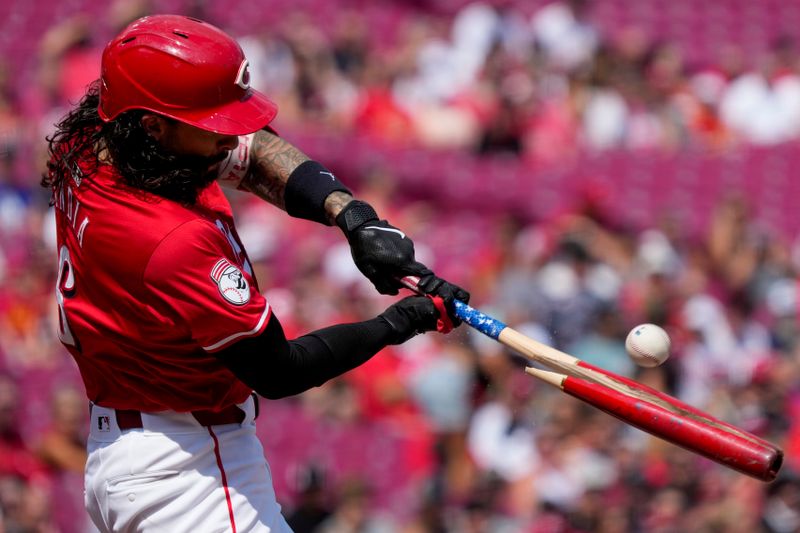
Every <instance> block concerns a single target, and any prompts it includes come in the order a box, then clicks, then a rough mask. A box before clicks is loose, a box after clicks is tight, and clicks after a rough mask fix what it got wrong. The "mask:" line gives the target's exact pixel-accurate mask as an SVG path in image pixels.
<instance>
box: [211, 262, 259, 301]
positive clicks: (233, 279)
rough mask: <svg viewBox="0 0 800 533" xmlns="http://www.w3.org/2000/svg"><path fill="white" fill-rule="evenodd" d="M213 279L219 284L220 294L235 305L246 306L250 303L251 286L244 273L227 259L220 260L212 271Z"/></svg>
mask: <svg viewBox="0 0 800 533" xmlns="http://www.w3.org/2000/svg"><path fill="white" fill-rule="evenodd" d="M211 279H212V280H214V282H215V283H216V284H217V288H219V293H220V294H221V295H222V297H223V298H225V299H226V300H227V301H229V302H230V303H232V304H233V305H244V304H246V303H247V302H249V301H250V285H249V284H248V283H247V278H245V277H244V274H242V271H241V270H239V268H238V267H237V266H236V265H234V264H232V263H231V262H230V261H228V260H227V259H220V260H219V261H217V262H216V264H214V267H213V268H212V269H211Z"/></svg>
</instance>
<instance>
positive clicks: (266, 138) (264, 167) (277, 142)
mask: <svg viewBox="0 0 800 533" xmlns="http://www.w3.org/2000/svg"><path fill="white" fill-rule="evenodd" d="M308 159H309V158H308V156H306V155H305V154H304V153H303V152H301V151H300V150H298V149H297V148H295V147H294V146H292V145H291V144H290V143H288V142H287V141H285V140H283V139H281V138H280V137H278V136H277V135H274V134H272V133H269V132H267V131H259V132H257V133H256V136H255V139H253V146H252V151H251V152H250V171H249V172H248V173H247V176H245V178H244V180H242V183H241V184H240V185H239V188H241V189H243V190H245V191H249V192H251V193H253V194H255V195H256V196H258V197H259V198H262V199H263V200H266V201H267V202H269V203H271V204H273V205H276V206H278V207H280V208H281V209H285V208H286V206H285V204H284V200H283V193H284V190H285V189H286V181H287V180H288V179H289V176H290V175H291V173H292V172H293V171H294V169H296V168H297V167H298V166H300V164H301V163H303V162H305V161H308ZM337 213H338V211H337Z"/></svg>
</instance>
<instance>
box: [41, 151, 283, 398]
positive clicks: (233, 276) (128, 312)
mask: <svg viewBox="0 0 800 533" xmlns="http://www.w3.org/2000/svg"><path fill="white" fill-rule="evenodd" d="M245 155H246V154H245ZM55 201H56V210H55V211H56V227H57V233H58V248H59V273H58V286H57V292H56V294H57V298H58V303H59V319H60V320H59V337H60V338H61V341H62V342H63V343H64V344H65V345H66V346H67V348H68V349H69V351H70V353H71V354H72V355H73V357H74V358H75V360H76V361H77V364H78V368H79V369H80V372H81V376H82V377H83V381H84V384H85V385H86V392H87V395H88V397H89V399H90V400H92V401H94V402H95V403H97V404H99V405H102V406H105V407H114V408H121V409H137V410H140V411H149V412H153V411H163V410H173V411H180V412H185V411H192V410H200V409H212V410H213V409H219V408H222V407H225V406H229V405H231V404H234V403H240V402H242V401H244V400H245V399H246V398H247V396H248V395H249V394H250V392H251V389H250V388H249V387H247V386H246V385H245V384H243V383H242V382H240V381H239V380H238V379H237V378H236V377H235V376H234V375H233V374H232V373H231V372H230V371H229V370H228V369H227V368H226V367H225V366H224V365H222V363H220V362H219V360H218V359H217V358H216V357H215V356H214V354H213V353H214V352H215V351H217V350H220V349H222V348H224V347H226V346H228V345H230V344H231V343H233V342H235V341H236V340H238V339H241V338H243V337H247V336H255V335H258V334H260V333H261V332H262V331H263V330H264V328H265V327H266V324H267V321H268V320H269V315H270V307H269V305H268V303H267V302H266V300H265V299H264V297H263V296H262V295H261V294H260V292H259V291H258V286H257V282H256V280H255V277H254V275H253V271H252V268H251V267H250V264H249V261H248V259H247V255H246V253H245V251H244V249H243V247H242V245H241V242H240V240H239V237H238V235H237V234H236V230H235V229H234V222H233V217H232V214H231V208H230V204H229V203H228V201H227V199H226V198H225V196H224V194H223V193H222V190H221V189H220V186H219V185H218V184H217V183H212V184H211V185H210V186H209V187H208V188H206V189H205V190H204V191H203V192H202V193H201V195H200V198H199V200H198V202H197V205H195V206H192V207H184V206H182V205H180V204H178V203H176V202H173V201H170V200H166V199H163V198H161V197H159V196H155V195H152V194H149V193H145V192H142V191H140V190H137V189H133V188H131V187H128V186H126V185H124V184H123V182H122V181H121V180H120V179H119V178H118V176H117V174H116V171H115V170H114V169H113V168H112V167H110V166H107V165H102V166H100V167H99V168H97V169H96V170H94V171H93V172H92V173H90V174H89V175H86V176H84V177H83V178H82V179H80V180H73V179H68V180H67V182H66V183H65V184H64V185H63V187H62V188H61V189H59V190H57V191H56V196H55Z"/></svg>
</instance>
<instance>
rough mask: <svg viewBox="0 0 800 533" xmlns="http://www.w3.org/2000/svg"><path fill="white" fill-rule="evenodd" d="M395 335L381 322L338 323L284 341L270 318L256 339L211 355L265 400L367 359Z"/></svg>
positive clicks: (317, 383) (293, 391) (288, 393)
mask: <svg viewBox="0 0 800 533" xmlns="http://www.w3.org/2000/svg"><path fill="white" fill-rule="evenodd" d="M395 335H396V333H395V332H394V330H393V329H392V327H391V326H390V325H389V323H388V322H386V321H385V320H384V319H383V318H373V319H372V320H366V321H364V322H356V323H353V324H339V325H336V326H331V327H328V328H323V329H319V330H317V331H313V332H311V333H309V334H308V335H303V336H302V337H298V338H297V339H294V340H291V341H287V340H286V336H285V335H284V333H283V328H282V327H281V324H280V322H279V321H278V319H277V318H275V316H274V315H273V316H271V317H270V319H269V323H268V324H267V327H266V329H265V330H264V332H263V333H262V334H261V335H259V336H258V337H252V338H249V339H243V340H241V341H239V342H237V343H235V344H233V345H232V346H229V347H228V348H226V349H224V350H221V351H219V352H217V353H216V354H215V355H216V356H217V357H218V358H219V359H220V361H222V363H223V364H224V365H225V366H227V367H228V368H229V369H230V370H231V372H233V374H234V375H235V376H236V377H237V378H239V379H240V380H241V381H242V382H243V383H245V384H246V385H247V386H249V387H251V388H252V389H253V390H255V391H256V392H257V393H258V394H260V395H261V396H264V397H265V398H270V399H273V400H274V399H278V398H284V397H286V396H292V395H294V394H300V393H301V392H304V391H306V390H308V389H310V388H311V387H318V386H320V385H322V384H323V383H325V382H326V381H328V380H329V379H331V378H334V377H336V376H339V375H341V374H343V373H345V372H347V371H348V370H352V369H353V368H355V367H357V366H359V365H360V364H362V363H364V362H366V361H367V360H369V359H370V358H371V357H372V356H373V355H375V354H376V353H377V352H378V351H380V350H381V349H382V348H384V347H385V346H386V345H387V344H389V342H390V341H391V340H392V338H393V337H394V336H395Z"/></svg>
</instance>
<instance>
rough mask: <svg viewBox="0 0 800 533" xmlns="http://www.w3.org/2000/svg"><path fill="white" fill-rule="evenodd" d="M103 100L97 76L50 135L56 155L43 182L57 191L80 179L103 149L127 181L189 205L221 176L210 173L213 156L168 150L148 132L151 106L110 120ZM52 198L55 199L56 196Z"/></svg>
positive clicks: (52, 155) (51, 149)
mask: <svg viewBox="0 0 800 533" xmlns="http://www.w3.org/2000/svg"><path fill="white" fill-rule="evenodd" d="M99 103H100V82H99V80H97V81H95V82H93V83H92V84H91V85H90V86H89V88H88V90H87V91H86V94H85V95H84V97H83V98H82V99H81V101H80V102H79V103H78V105H77V106H76V107H75V108H74V109H72V110H71V111H70V112H69V113H68V114H67V116H65V117H64V118H63V119H62V120H61V122H59V123H58V124H56V131H55V133H54V134H53V135H52V136H49V137H47V142H48V154H49V156H50V157H49V160H48V162H47V170H48V172H47V174H45V175H44V176H43V177H42V181H41V184H42V186H43V187H46V188H50V189H52V190H53V191H56V190H58V189H59V188H60V187H61V186H63V184H64V183H65V182H66V180H68V179H69V178H72V179H75V180H76V181H79V180H80V179H81V177H82V174H83V172H82V171H81V166H86V165H88V167H89V168H90V169H93V168H95V167H96V166H97V165H100V164H101V161H100V155H101V153H102V152H103V151H105V152H106V153H107V159H108V160H109V162H111V163H112V164H113V165H114V167H115V168H116V169H117V171H118V172H119V174H120V176H121V177H122V179H123V181H124V182H125V183H126V184H127V185H130V186H131V187H134V188H136V189H140V190H142V191H148V192H151V193H154V194H157V195H159V196H163V197H165V198H169V199H171V200H175V201H176V202H180V203H181V204H184V205H191V204H193V203H194V202H195V201H196V200H197V193H198V191H199V190H201V189H202V188H204V187H205V186H207V185H208V184H209V183H210V182H211V181H213V179H214V178H215V176H213V175H208V173H207V169H208V166H209V165H210V164H211V163H212V162H214V161H213V160H211V159H208V158H204V157H199V156H178V155H174V154H170V153H167V152H166V151H165V150H164V149H163V148H162V147H161V145H160V144H159V143H158V142H157V141H156V140H155V139H154V138H152V137H151V136H150V135H148V134H147V132H146V131H145V129H144V127H143V126H142V121H141V119H142V115H144V113H145V111H143V110H139V109H134V110H130V111H126V112H124V113H122V114H120V115H119V116H118V117H117V118H115V119H114V120H111V121H109V122H105V121H103V120H102V119H101V118H100V115H99V114H98V112H97V107H98V105H99ZM167 120H172V119H167ZM105 158H106V157H104V159H105ZM79 163H80V165H79ZM50 202H51V205H52V203H53V199H52V198H51V200H50Z"/></svg>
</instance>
